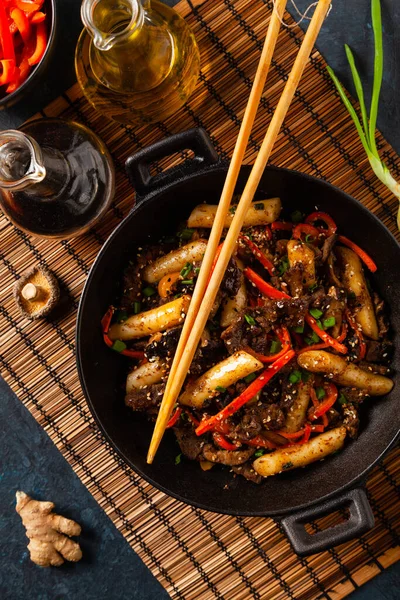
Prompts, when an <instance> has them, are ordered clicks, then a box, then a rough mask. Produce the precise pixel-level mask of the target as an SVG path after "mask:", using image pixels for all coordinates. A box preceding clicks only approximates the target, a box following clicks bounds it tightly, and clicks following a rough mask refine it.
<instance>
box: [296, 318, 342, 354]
mask: <svg viewBox="0 0 400 600" xmlns="http://www.w3.org/2000/svg"><path fill="white" fill-rule="evenodd" d="M306 321H307V323H308V324H309V326H310V327H311V329H312V330H313V331H315V333H316V334H317V336H318V337H320V338H321V340H322V341H323V342H325V344H327V345H328V346H330V347H331V348H333V349H334V350H336V351H337V352H340V353H341V354H347V352H348V350H347V347H346V346H345V345H344V344H341V343H340V342H338V341H337V340H336V339H335V338H333V337H332V336H331V335H329V333H326V331H324V330H323V329H321V328H320V327H318V323H317V321H316V320H315V319H314V317H312V316H311V315H310V313H307V314H306Z"/></svg>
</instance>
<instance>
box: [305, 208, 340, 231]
mask: <svg viewBox="0 0 400 600" xmlns="http://www.w3.org/2000/svg"><path fill="white" fill-rule="evenodd" d="M305 221H306V223H309V224H310V225H313V224H314V223H315V222H316V221H322V222H323V223H325V225H326V228H325V227H318V228H317V229H318V231H319V232H320V233H326V234H327V235H328V236H330V235H333V234H334V233H336V231H337V225H336V223H335V221H334V220H333V219H332V217H331V216H330V215H328V213H326V212H321V211H316V212H313V213H311V214H310V215H308V217H307V218H306V219H305Z"/></svg>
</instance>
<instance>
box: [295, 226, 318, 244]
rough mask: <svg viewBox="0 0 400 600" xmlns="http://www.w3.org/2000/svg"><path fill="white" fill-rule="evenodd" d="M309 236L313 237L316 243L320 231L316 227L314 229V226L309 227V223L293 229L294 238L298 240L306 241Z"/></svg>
mask: <svg viewBox="0 0 400 600" xmlns="http://www.w3.org/2000/svg"><path fill="white" fill-rule="evenodd" d="M307 235H308V236H311V237H312V238H313V239H312V241H314V242H315V241H317V240H318V237H319V231H318V229H317V228H316V227H313V226H312V225H309V224H308V223H299V224H298V225H296V227H295V228H294V229H293V233H292V237H293V238H294V239H296V240H303V241H304V239H305V238H306V236H307ZM307 241H308V240H307Z"/></svg>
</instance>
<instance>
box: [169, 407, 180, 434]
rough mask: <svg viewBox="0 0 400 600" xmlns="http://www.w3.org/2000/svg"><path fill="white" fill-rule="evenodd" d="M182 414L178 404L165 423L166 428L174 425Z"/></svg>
mask: <svg viewBox="0 0 400 600" xmlns="http://www.w3.org/2000/svg"><path fill="white" fill-rule="evenodd" d="M181 414H182V409H181V407H180V406H178V408H177V409H176V411H175V412H174V414H173V415H172V417H171V418H170V420H169V421H168V423H167V427H166V428H167V429H170V427H173V426H174V425H176V423H177V422H178V420H179V417H180V416H181Z"/></svg>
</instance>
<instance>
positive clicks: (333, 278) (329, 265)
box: [326, 252, 343, 288]
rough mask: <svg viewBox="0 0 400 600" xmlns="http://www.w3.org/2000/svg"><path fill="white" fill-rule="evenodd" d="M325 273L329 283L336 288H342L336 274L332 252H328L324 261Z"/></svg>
mask: <svg viewBox="0 0 400 600" xmlns="http://www.w3.org/2000/svg"><path fill="white" fill-rule="evenodd" d="M326 271H327V275H328V280H329V283H331V284H332V285H335V286H336V287H338V288H341V287H343V286H342V282H341V281H340V279H339V277H338V275H337V272H336V257H335V256H334V254H333V252H330V253H329V255H328V258H327V260H326Z"/></svg>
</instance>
